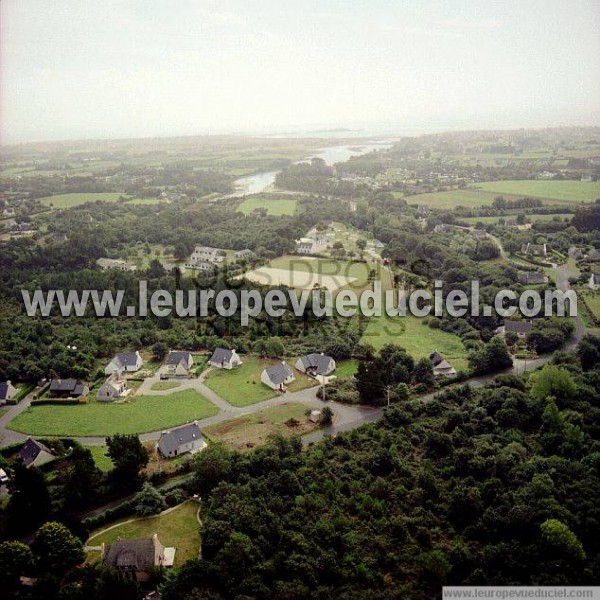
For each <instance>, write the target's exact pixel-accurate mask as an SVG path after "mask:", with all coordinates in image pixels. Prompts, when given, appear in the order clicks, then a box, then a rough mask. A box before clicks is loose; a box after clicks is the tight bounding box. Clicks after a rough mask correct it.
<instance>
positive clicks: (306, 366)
mask: <svg viewBox="0 0 600 600" xmlns="http://www.w3.org/2000/svg"><path fill="white" fill-rule="evenodd" d="M294 366H295V367H296V369H298V371H300V372H301V373H306V374H307V375H310V376H312V377H315V376H316V375H329V374H330V373H332V372H333V371H335V360H333V358H331V356H327V355H326V354H323V353H321V354H318V353H316V352H313V353H312V354H305V355H304V356H301V357H300V358H299V359H298V360H297V361H296V364H295V365H294Z"/></svg>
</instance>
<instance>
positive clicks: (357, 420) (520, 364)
mask: <svg viewBox="0 0 600 600" xmlns="http://www.w3.org/2000/svg"><path fill="white" fill-rule="evenodd" d="M489 237H490V238H491V239H492V240H493V241H494V242H495V243H496V244H497V245H498V246H499V248H500V251H501V253H502V255H503V256H504V255H505V252H504V249H503V248H502V244H501V243H500V240H498V239H497V238H495V237H494V236H489ZM574 275H576V273H575V272H574V271H572V270H571V269H570V268H569V267H568V266H567V265H562V266H559V267H557V279H556V287H557V288H558V289H560V290H562V291H567V290H569V289H570V287H571V286H570V285H569V277H572V276H574ZM574 323H575V332H574V334H573V337H572V339H571V340H570V341H569V343H568V344H567V345H566V346H565V349H567V350H571V349H572V348H574V347H575V346H576V345H577V343H578V342H579V340H581V338H582V337H583V335H584V334H585V325H584V323H583V321H582V320H581V318H580V317H579V316H577V317H575V318H574ZM551 357H552V355H550V354H549V355H545V356H541V357H539V358H537V359H535V360H527V361H525V360H518V359H515V360H514V365H513V367H512V368H511V369H509V370H508V371H507V372H510V373H523V372H524V371H526V370H527V371H530V370H532V369H537V368H539V367H541V366H543V365H544V364H545V363H547V362H548V361H549V360H550V358H551ZM209 371H210V369H207V370H206V371H204V372H203V373H202V374H201V375H200V377H198V378H197V379H188V380H182V381H180V383H181V385H180V386H179V387H177V388H175V389H173V390H168V391H156V390H152V389H151V388H152V385H153V384H154V383H156V382H157V381H159V378H158V376H155V377H150V378H148V379H146V380H145V381H144V383H142V385H141V386H140V388H139V392H138V393H140V394H148V395H168V394H169V393H173V392H176V391H180V390H183V389H195V390H197V391H198V392H200V393H201V394H202V395H203V396H205V397H206V398H208V399H209V400H210V401H211V402H213V403H214V404H215V405H216V406H217V407H218V408H219V411H220V412H219V414H217V415H214V416H212V417H208V418H206V419H202V420H200V421H198V423H199V425H200V427H201V428H202V427H206V426H208V425H213V424H214V423H220V422H222V421H226V420H228V419H231V418H233V417H239V416H244V415H247V414H250V413H253V412H256V411H257V410H260V409H262V408H268V407H271V406H277V405H280V404H283V403H285V402H301V403H303V404H306V405H307V406H309V407H311V408H322V407H323V406H324V404H325V403H324V402H323V401H321V400H319V399H318V398H317V395H316V394H317V389H318V388H317V387H316V386H315V387H312V388H307V389H304V390H300V391H298V392H288V393H287V394H284V395H281V396H276V397H275V398H271V399H269V400H265V401H263V402H257V403H256V404H252V405H250V406H246V407H243V408H240V407H236V406H232V405H231V404H229V402H227V401H226V400H225V399H223V398H221V397H220V396H219V395H218V394H216V393H215V392H214V391H213V390H211V389H210V388H209V387H207V386H206V384H205V383H204V379H205V377H206V375H207V374H208V372H209ZM493 377H494V376H493V375H492V376H483V377H474V378H471V379H469V380H468V383H469V384H470V385H473V386H475V387H477V386H479V385H484V384H485V383H487V382H489V381H490V380H491V379H493ZM34 393H35V390H34V391H33V392H31V394H29V395H28V396H26V397H25V398H24V399H23V400H22V401H21V402H20V403H19V404H17V405H16V406H12V407H10V408H9V410H8V412H7V413H6V414H5V415H4V416H2V417H1V418H0V447H4V446H8V445H10V444H14V443H17V442H21V441H24V440H25V439H27V436H26V435H24V434H22V433H18V432H16V431H12V430H10V429H8V428H7V425H8V423H9V422H10V421H12V419H14V418H15V417H16V416H17V415H18V414H19V413H21V412H23V411H24V410H25V409H27V408H28V407H29V405H30V402H31V399H32V396H33V394H34ZM434 395H435V394H428V395H425V396H422V397H421V399H422V400H424V401H427V400H428V399H431V398H433V396H434ZM327 404H328V405H329V406H330V407H331V408H332V410H333V412H334V415H335V418H334V424H333V425H332V426H331V427H328V428H324V429H320V430H319V431H315V432H313V433H310V434H307V435H305V436H304V438H303V439H304V441H305V442H306V443H310V442H314V441H317V440H319V439H321V438H322V437H323V436H324V435H332V434H335V433H338V432H341V431H348V430H350V429H354V428H356V427H359V426H360V425H362V424H364V423H371V422H373V421H377V420H378V419H380V418H381V417H382V415H383V409H382V408H373V407H364V406H353V405H347V404H340V403H338V402H331V401H330V402H327ZM160 434H161V432H160V431H152V432H149V433H142V434H140V439H141V440H142V441H144V442H145V441H155V440H158V438H159V437H160ZM76 439H77V440H78V441H80V442H81V443H82V444H85V445H89V446H101V445H103V444H104V443H105V438H104V437H78V438H76Z"/></svg>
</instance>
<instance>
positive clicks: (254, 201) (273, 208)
mask: <svg viewBox="0 0 600 600" xmlns="http://www.w3.org/2000/svg"><path fill="white" fill-rule="evenodd" d="M297 203H298V201H297V200H296V199H295V198H293V197H281V196H277V195H275V194H273V195H270V194H260V195H257V196H247V197H246V199H245V200H244V201H243V202H242V203H241V204H240V205H239V206H238V208H237V210H238V211H239V212H242V213H244V214H245V215H249V214H250V213H251V212H252V211H254V210H256V209H259V208H264V209H265V210H266V211H267V214H268V215H271V216H274V217H282V216H286V215H293V214H294V213H295V212H296V205H297Z"/></svg>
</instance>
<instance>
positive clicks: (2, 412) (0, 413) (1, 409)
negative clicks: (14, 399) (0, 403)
mask: <svg viewBox="0 0 600 600" xmlns="http://www.w3.org/2000/svg"><path fill="white" fill-rule="evenodd" d="M7 412H8V408H0V417H2V416H4V415H5V414H6V413H7Z"/></svg>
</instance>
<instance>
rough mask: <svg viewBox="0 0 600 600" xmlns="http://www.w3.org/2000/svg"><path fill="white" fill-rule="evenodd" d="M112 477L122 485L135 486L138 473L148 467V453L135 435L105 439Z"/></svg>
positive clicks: (120, 435) (117, 435)
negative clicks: (111, 462)
mask: <svg viewBox="0 0 600 600" xmlns="http://www.w3.org/2000/svg"><path fill="white" fill-rule="evenodd" d="M106 445H107V446H108V456H110V458H111V459H112V461H113V464H114V465H115V468H114V470H113V476H114V477H115V479H116V480H117V481H119V482H120V483H121V484H123V485H127V486H132V485H136V484H137V481H138V478H139V474H140V471H141V470H142V469H143V468H145V467H146V466H147V465H148V452H147V450H146V448H144V446H142V443H141V442H140V439H139V438H138V436H137V435H122V434H116V435H114V436H112V437H109V438H107V439H106Z"/></svg>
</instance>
